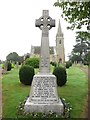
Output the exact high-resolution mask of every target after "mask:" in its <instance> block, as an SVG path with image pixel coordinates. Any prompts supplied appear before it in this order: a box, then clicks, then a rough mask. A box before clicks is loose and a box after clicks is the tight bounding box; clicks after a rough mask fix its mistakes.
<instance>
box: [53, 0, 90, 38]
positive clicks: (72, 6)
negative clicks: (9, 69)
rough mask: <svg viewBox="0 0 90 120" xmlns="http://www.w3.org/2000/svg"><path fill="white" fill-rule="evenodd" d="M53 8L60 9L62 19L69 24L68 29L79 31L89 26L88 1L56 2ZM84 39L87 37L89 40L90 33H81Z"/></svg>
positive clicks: (89, 11)
mask: <svg viewBox="0 0 90 120" xmlns="http://www.w3.org/2000/svg"><path fill="white" fill-rule="evenodd" d="M54 6H57V7H60V8H61V9H62V15H61V16H62V17H63V18H64V19H65V20H66V21H67V22H68V23H70V25H71V26H69V27H68V29H72V30H73V29H75V28H76V29H81V28H82V27H83V26H86V27H88V25H89V24H90V1H89V2H80V1H79V2H72V1H71V2H62V1H61V2H59V0H58V1H57V2H55V3H54ZM82 35H83V36H84V37H86V36H88V38H89V39H90V33H88V31H85V32H83V31H82Z"/></svg>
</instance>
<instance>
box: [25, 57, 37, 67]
mask: <svg viewBox="0 0 90 120" xmlns="http://www.w3.org/2000/svg"><path fill="white" fill-rule="evenodd" d="M25 65H29V66H32V67H34V68H39V58H37V57H33V58H27V59H26V61H25Z"/></svg>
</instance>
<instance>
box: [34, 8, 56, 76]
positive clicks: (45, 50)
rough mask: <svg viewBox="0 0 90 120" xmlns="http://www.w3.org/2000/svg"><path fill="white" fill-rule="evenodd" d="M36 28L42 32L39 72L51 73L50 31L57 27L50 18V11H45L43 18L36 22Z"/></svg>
mask: <svg viewBox="0 0 90 120" xmlns="http://www.w3.org/2000/svg"><path fill="white" fill-rule="evenodd" d="M36 27H39V28H40V29H41V30H42V38H41V55H40V67H39V72H40V73H44V74H45V73H50V60H49V59H50V58H49V56H50V55H49V30H50V29H51V28H52V27H55V20H53V19H52V18H51V17H50V16H49V11H48V10H43V14H42V17H40V18H39V19H38V20H36Z"/></svg>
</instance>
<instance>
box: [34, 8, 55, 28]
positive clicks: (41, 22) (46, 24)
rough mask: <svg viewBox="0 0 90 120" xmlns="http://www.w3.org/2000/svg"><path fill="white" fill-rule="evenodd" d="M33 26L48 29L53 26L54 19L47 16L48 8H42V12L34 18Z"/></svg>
mask: <svg viewBox="0 0 90 120" xmlns="http://www.w3.org/2000/svg"><path fill="white" fill-rule="evenodd" d="M35 26H36V27H39V28H40V29H41V30H43V29H44V30H45V29H47V30H50V29H51V28H52V27H55V20H53V19H52V18H51V17H50V16H49V11H48V10H43V14H42V16H41V17H40V18H39V19H37V20H36V23H35Z"/></svg>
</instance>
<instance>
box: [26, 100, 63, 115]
mask: <svg viewBox="0 0 90 120" xmlns="http://www.w3.org/2000/svg"><path fill="white" fill-rule="evenodd" d="M24 110H25V112H26V113H33V112H36V113H46V114H49V113H50V112H53V113H57V114H59V115H62V114H63V110H64V107H63V103H62V102H61V100H60V99H59V102H58V103H57V104H56V103H55V104H54V103H53V104H34V103H33V102H29V98H28V99H27V101H26V103H25V106H24Z"/></svg>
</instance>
